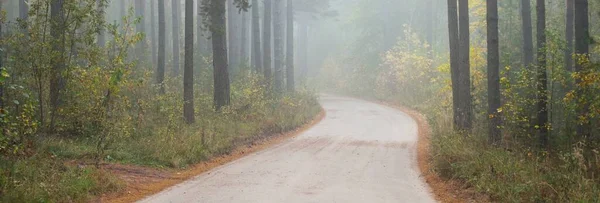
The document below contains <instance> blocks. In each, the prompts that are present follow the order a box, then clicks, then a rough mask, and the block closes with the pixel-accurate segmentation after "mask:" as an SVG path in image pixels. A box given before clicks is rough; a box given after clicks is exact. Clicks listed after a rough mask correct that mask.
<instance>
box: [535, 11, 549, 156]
mask: <svg viewBox="0 0 600 203" xmlns="http://www.w3.org/2000/svg"><path fill="white" fill-rule="evenodd" d="M536 14H537V49H538V50H537V65H538V68H537V93H538V98H537V112H538V115H537V120H538V122H537V125H538V127H539V131H538V133H539V135H538V136H539V139H540V146H541V147H542V148H546V147H547V146H548V83H547V82H548V78H547V73H546V1H545V0H537V4H536Z"/></svg>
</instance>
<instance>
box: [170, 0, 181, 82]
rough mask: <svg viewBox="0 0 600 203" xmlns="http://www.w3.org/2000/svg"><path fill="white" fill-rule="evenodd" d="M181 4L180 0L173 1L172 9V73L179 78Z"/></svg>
mask: <svg viewBox="0 0 600 203" xmlns="http://www.w3.org/2000/svg"><path fill="white" fill-rule="evenodd" d="M180 4H181V2H179V0H172V1H171V9H172V13H171V14H172V18H171V20H172V21H173V30H172V32H173V36H172V37H173V69H172V71H171V75H172V76H173V77H177V76H179V75H180V73H179V55H180V54H181V53H180V50H179V44H180V43H179V24H180V23H181V13H180V12H179V10H180V9H179V6H180Z"/></svg>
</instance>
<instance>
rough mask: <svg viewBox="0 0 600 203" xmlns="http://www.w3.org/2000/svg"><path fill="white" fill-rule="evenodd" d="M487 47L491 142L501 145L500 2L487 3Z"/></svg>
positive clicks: (489, 0)
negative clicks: (499, 110)
mask: <svg viewBox="0 0 600 203" xmlns="http://www.w3.org/2000/svg"><path fill="white" fill-rule="evenodd" d="M487 47H488V57H487V58H488V71H487V79H488V115H490V123H489V126H488V127H489V136H490V142H491V143H493V144H499V142H500V138H501V137H500V133H501V131H500V125H501V122H502V120H501V117H500V113H499V112H498V109H499V108H500V105H501V103H500V51H499V39H498V0H488V1H487Z"/></svg>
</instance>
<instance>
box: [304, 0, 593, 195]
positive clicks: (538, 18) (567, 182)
mask: <svg viewBox="0 0 600 203" xmlns="http://www.w3.org/2000/svg"><path fill="white" fill-rule="evenodd" d="M334 8H339V9H338V10H339V11H340V15H338V16H339V18H338V22H340V23H337V22H336V23H335V24H336V25H339V26H337V27H336V26H334V27H333V28H329V26H330V25H331V24H328V23H316V24H314V25H313V26H314V27H318V29H323V30H328V31H324V33H326V34H321V36H322V35H324V36H327V35H333V36H335V37H332V39H336V40H332V41H333V43H335V44H336V45H337V46H332V45H330V44H326V45H322V46H321V47H322V48H325V47H335V48H337V50H335V51H330V52H327V53H329V54H328V55H327V56H325V57H324V59H323V61H324V63H323V66H322V68H321V69H320V70H318V72H315V75H316V76H317V78H319V79H318V80H316V81H315V82H316V83H318V84H320V86H321V87H323V88H324V89H325V90H329V91H333V92H344V93H346V94H351V95H359V96H362V97H370V98H375V99H379V100H384V101H388V102H393V103H399V104H403V105H406V106H410V107H413V108H416V109H418V110H420V111H421V112H423V113H424V114H426V115H427V117H428V118H429V121H430V125H431V126H432V128H433V129H432V130H433V137H432V143H431V147H432V151H433V152H432V154H431V160H429V161H431V162H432V163H433V165H434V168H435V169H434V172H436V173H437V174H438V175H440V176H441V177H443V178H447V179H452V180H456V181H459V182H461V184H463V185H464V187H465V188H468V189H472V190H474V191H477V192H480V193H484V194H487V195H489V196H490V198H491V200H492V201H500V202H597V201H600V195H599V194H600V193H599V191H600V190H599V189H600V187H599V183H600V182H599V181H600V179H598V178H599V176H598V174H600V173H599V172H600V167H599V166H600V165H599V164H598V163H599V161H600V151H599V150H598V149H599V148H598V146H600V145H599V144H600V143H599V141H600V134H599V133H600V132H599V128H598V126H600V125H599V124H600V123H599V119H598V115H599V114H598V113H599V112H600V111H598V105H599V103H598V101H599V100H598V95H600V94H599V93H600V92H599V89H598V87H599V80H598V79H599V78H598V74H599V69H598V68H599V67H600V66H598V54H599V51H600V49H599V46H598V44H597V38H598V37H599V35H600V30H599V29H600V27H599V26H598V23H597V22H598V20H600V4H599V2H598V1H589V2H588V1H587V0H532V1H529V0H501V1H495V0H487V1H484V0H458V1H457V0H447V1H433V0H427V1H386V0H376V1H366V0H356V1H352V2H351V3H350V2H343V3H342V2H339V3H337V4H336V5H335V6H334ZM319 22H322V21H319ZM311 28H312V27H311ZM339 30H343V32H339ZM324 41H327V40H324ZM330 78H335V79H334V80H331V79H330Z"/></svg>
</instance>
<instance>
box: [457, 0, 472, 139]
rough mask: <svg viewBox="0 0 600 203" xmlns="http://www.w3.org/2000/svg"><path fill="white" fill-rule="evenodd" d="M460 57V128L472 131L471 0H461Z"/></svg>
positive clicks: (459, 17)
mask: <svg viewBox="0 0 600 203" xmlns="http://www.w3.org/2000/svg"><path fill="white" fill-rule="evenodd" d="M459 2H460V3H459V7H458V9H459V16H458V20H459V25H458V26H459V27H458V29H459V37H460V42H459V49H460V51H459V58H460V67H459V74H458V84H459V86H460V88H459V89H458V90H459V93H458V94H459V98H460V102H459V108H458V110H459V116H460V119H459V123H460V125H459V128H460V130H465V131H470V130H471V128H472V123H473V121H472V109H473V108H472V101H471V68H470V66H471V64H470V63H471V62H470V58H469V57H470V50H471V49H470V44H469V43H470V33H469V32H470V31H469V0H459Z"/></svg>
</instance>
